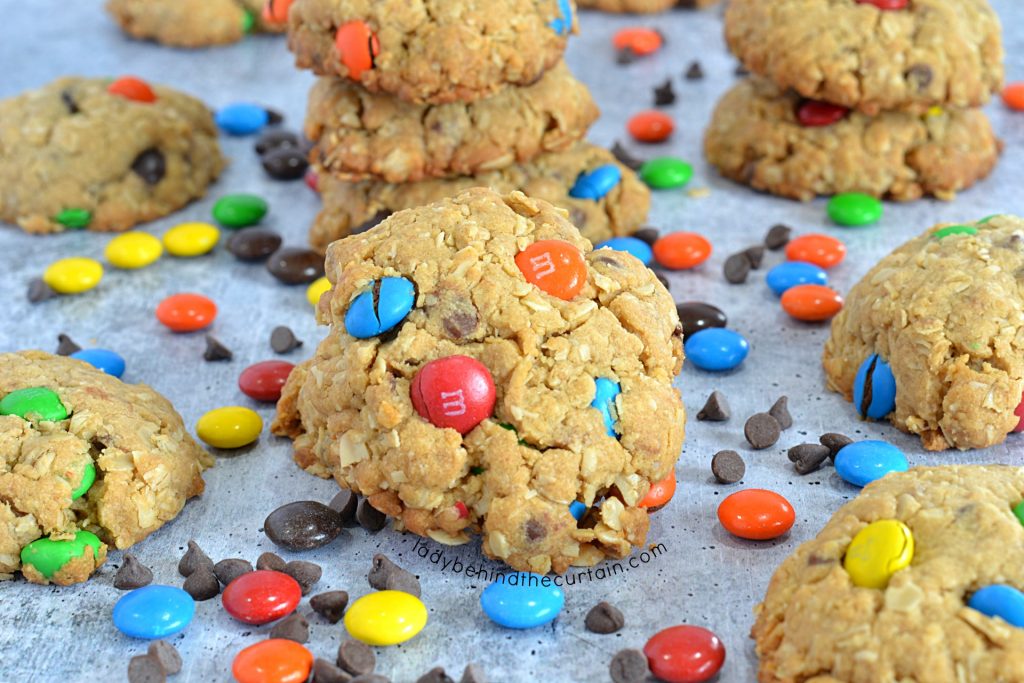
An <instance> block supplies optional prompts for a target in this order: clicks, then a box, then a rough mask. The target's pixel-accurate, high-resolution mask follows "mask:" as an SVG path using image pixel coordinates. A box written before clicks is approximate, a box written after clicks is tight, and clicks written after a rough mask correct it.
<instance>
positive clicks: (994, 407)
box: [823, 216, 1024, 450]
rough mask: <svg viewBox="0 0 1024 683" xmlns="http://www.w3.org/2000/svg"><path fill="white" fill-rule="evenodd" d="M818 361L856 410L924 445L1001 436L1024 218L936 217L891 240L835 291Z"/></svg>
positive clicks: (1015, 362)
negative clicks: (850, 284) (890, 248)
mask: <svg viewBox="0 0 1024 683" xmlns="http://www.w3.org/2000/svg"><path fill="white" fill-rule="evenodd" d="M823 363H824V366H825V374H826V375H827V378H828V386H829V388H830V389H834V390H836V391H838V392H840V393H841V394H843V395H844V396H845V397H846V398H847V400H850V399H853V400H854V402H855V407H856V409H857V411H858V412H859V413H860V414H861V415H862V416H863V417H869V418H873V419H882V418H885V417H888V418H889V419H890V420H891V421H892V423H893V424H894V425H896V426H897V427H899V428H900V429H902V430H903V431H906V432H909V433H911V434H917V435H919V436H920V437H921V442H922V444H923V445H924V447H925V448H927V449H928V450H943V449H946V448H951V447H952V448H962V449H967V448H985V447H987V446H992V445H993V444H998V443H1001V442H1002V441H1003V440H1004V439H1005V438H1006V435H1007V433H1008V432H1011V431H1014V430H1015V429H1019V428H1020V426H1019V425H1020V424H1021V416H1022V415H1024V405H1022V396H1021V393H1022V390H1024V220H1021V219H1020V218H1016V217H1014V216H995V217H990V218H986V219H982V220H980V221H976V222H974V223H967V224H963V225H939V226H936V227H934V228H931V229H930V230H928V231H927V232H925V233H924V234H923V235H921V236H919V237H917V238H915V239H913V240H911V241H909V242H907V243H906V244H904V245H902V246H900V247H899V248H897V249H896V250H895V251H894V252H892V253H891V254H889V255H888V256H886V257H885V258H884V259H882V260H881V261H880V262H879V263H878V265H876V266H875V267H874V268H872V269H871V270H870V271H869V272H868V274H867V275H865V276H864V278H863V279H862V280H861V281H860V282H858V283H857V284H856V285H855V286H854V288H853V289H852V290H851V291H850V294H849V295H848V296H847V297H846V305H845V306H844V307H843V310H842V312H840V313H839V315H838V316H836V317H835V318H834V319H833V321H832V336H831V337H830V338H829V340H828V342H827V343H826V344H825V354H824V359H823ZM1015 411H1016V414H1015Z"/></svg>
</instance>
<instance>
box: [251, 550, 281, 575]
mask: <svg viewBox="0 0 1024 683" xmlns="http://www.w3.org/2000/svg"><path fill="white" fill-rule="evenodd" d="M287 565H288V563H287V562H285V561H284V560H283V559H281V556H280V555H277V554H276V553H262V554H261V555H260V556H259V557H258V558H256V569H269V570H270V571H273V572H283V571H284V568H285V567H286V566H287Z"/></svg>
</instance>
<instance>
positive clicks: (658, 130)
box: [626, 111, 675, 142]
mask: <svg viewBox="0 0 1024 683" xmlns="http://www.w3.org/2000/svg"><path fill="white" fill-rule="evenodd" d="M626 129H627V130H628V131H629V134H630V135H632V136H633V139H635V140H637V141H638V142H664V141H665V140H667V139H668V137H669V136H670V135H672V131H673V130H675V124H674V123H673V122H672V117H671V116H669V115H668V114H665V113H662V112H660V111H645V112H642V113H640V114H637V115H636V116H634V117H633V118H631V119H630V120H629V123H627V124H626Z"/></svg>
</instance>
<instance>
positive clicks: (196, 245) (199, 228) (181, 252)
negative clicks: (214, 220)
mask: <svg viewBox="0 0 1024 683" xmlns="http://www.w3.org/2000/svg"><path fill="white" fill-rule="evenodd" d="M218 239H220V230H218V229H217V227H216V226H213V225H210V224H209V223H182V224H181V225H176V226H174V227H173V228H171V229H170V230H168V231H167V232H165V233H164V239H163V242H164V248H165V249H167V253H168V254H170V255H171V256H177V257H179V258H192V257H194V256H202V255H203V254H208V253H210V251H211V250H213V248H214V247H215V246H217V240H218Z"/></svg>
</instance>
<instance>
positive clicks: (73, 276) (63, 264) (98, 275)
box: [43, 257, 103, 294]
mask: <svg viewBox="0 0 1024 683" xmlns="http://www.w3.org/2000/svg"><path fill="white" fill-rule="evenodd" d="M102 279H103V266H102V265H101V264H100V262H99V261H96V260H95V259H91V258H83V257H72V258H65V259H61V260H59V261H55V262H54V263H51V264H50V265H49V266H48V267H47V268H46V270H45V271H43V282H45V283H46V284H48V285H50V287H52V288H53V289H54V291H57V292H60V293H61V294H80V293H82V292H86V291H88V290H90V289H92V288H93V287H95V286H96V285H98V284H99V283H100V280H102Z"/></svg>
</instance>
